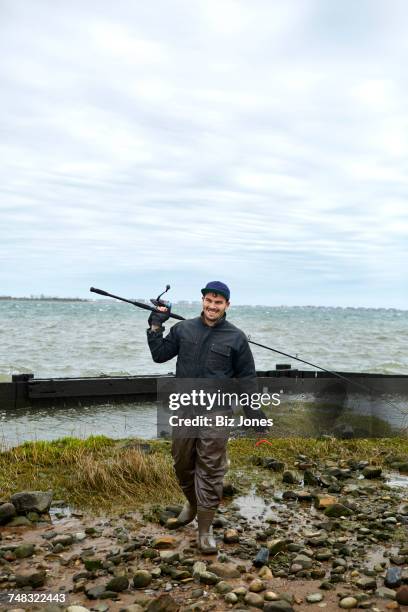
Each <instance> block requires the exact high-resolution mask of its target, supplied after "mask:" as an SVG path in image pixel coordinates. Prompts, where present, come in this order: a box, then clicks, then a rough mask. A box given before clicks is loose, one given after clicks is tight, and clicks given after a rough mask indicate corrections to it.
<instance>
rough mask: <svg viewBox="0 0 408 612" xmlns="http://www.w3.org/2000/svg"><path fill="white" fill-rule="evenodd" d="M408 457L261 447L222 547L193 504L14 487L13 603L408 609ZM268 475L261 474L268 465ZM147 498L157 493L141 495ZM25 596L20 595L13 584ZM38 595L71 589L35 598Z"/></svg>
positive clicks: (7, 549)
mask: <svg viewBox="0 0 408 612" xmlns="http://www.w3.org/2000/svg"><path fill="white" fill-rule="evenodd" d="M407 465H408V462H407V458H406V457H392V456H390V457H388V458H387V461H386V465H385V467H384V469H383V468H381V467H379V465H373V464H370V463H369V461H367V460H366V459H365V458H360V457H357V458H355V459H347V460H340V459H338V460H336V459H334V458H332V459H330V458H328V459H325V460H313V459H311V458H310V457H308V456H306V455H302V454H297V455H294V456H293V457H292V460H291V461H290V462H287V463H286V462H283V461H281V460H279V459H277V458H276V457H274V456H269V457H268V456H262V457H260V456H258V455H254V456H253V457H248V466H247V467H246V468H242V471H241V475H239V474H238V476H239V477H238V479H236V480H235V485H232V484H228V483H226V485H225V487H224V501H223V504H222V505H221V506H220V508H219V511H218V513H217V517H216V520H215V525H214V528H215V534H216V538H217V541H218V545H219V551H218V554H217V555H210V556H203V555H201V554H200V553H199V551H198V549H197V547H196V542H195V535H196V533H195V531H196V526H195V523H192V524H191V525H189V526H187V527H184V528H179V527H178V525H177V521H176V519H175V516H176V515H177V514H178V512H179V510H180V506H179V505H177V504H175V505H163V506H161V505H159V504H149V505H144V506H143V504H142V505H140V509H138V510H134V509H133V510H132V511H129V512H124V513H121V514H119V515H117V516H110V517H97V518H95V516H92V515H88V514H87V513H86V512H85V511H81V510H79V509H74V508H72V507H69V506H68V505H67V503H66V502H64V500H62V499H60V500H58V499H55V497H54V496H53V492H52V491H42V492H39V491H37V492H35V491H34V492H33V491H31V492H29V491H25V492H18V493H16V494H14V495H11V496H8V497H7V498H4V496H2V498H1V499H0V525H1V532H0V533H1V537H0V596H1V597H2V598H3V599H2V600H1V602H2V604H1V605H2V607H3V609H4V610H8V611H11V610H14V611H16V610H19V609H23V610H27V609H32V610H47V611H48V612H54V611H57V610H59V611H63V610H68V611H69V612H81V611H84V610H95V611H98V612H107V611H123V612H125V611H127V612H143V611H147V612H176V611H178V610H180V611H186V612H187V611H188V612H190V611H191V612H193V611H197V612H198V611H207V610H215V611H217V610H230V609H233V610H237V611H239V610H242V611H243V610H253V611H255V610H265V611H267V612H290V611H292V610H293V611H297V610H309V609H310V610H312V611H313V610H318V609H326V610H328V611H329V610H341V609H366V610H373V611H386V610H399V609H400V610H408V476H405V474H406V472H407V471H408V470H407ZM255 475H256V477H255ZM139 501H140V503H142V502H143V500H139ZM9 592H14V593H17V594H19V596H20V597H19V599H14V601H13V602H11V603H7V601H6V600H5V597H6V594H7V593H9ZM24 594H26V596H27V598H28V597H29V596H33V594H44V595H48V596H50V594H54V595H57V594H58V595H59V596H64V597H65V601H62V600H61V599H59V600H57V598H56V597H54V600H53V601H52V600H50V599H48V600H45V601H44V602H42V603H41V602H37V603H30V601H29V599H28V600H27V601H24V597H23V596H24Z"/></svg>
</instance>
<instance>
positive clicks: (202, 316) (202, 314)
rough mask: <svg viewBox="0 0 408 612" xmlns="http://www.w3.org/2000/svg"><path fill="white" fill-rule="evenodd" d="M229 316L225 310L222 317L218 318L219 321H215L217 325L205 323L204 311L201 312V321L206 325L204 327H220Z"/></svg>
mask: <svg viewBox="0 0 408 612" xmlns="http://www.w3.org/2000/svg"><path fill="white" fill-rule="evenodd" d="M226 318H227V313H226V312H224V314H223V315H222V317H221V318H220V319H218V321H217V322H216V323H215V325H207V323H205V321H204V312H201V314H200V320H201V323H202V324H203V325H204V327H208V328H210V329H211V328H213V327H219V326H220V325H223V324H224V323H225V321H226Z"/></svg>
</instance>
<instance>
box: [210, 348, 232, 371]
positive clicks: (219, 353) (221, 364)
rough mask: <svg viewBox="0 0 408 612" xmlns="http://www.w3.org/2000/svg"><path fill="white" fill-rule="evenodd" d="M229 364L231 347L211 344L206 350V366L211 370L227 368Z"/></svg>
mask: <svg viewBox="0 0 408 612" xmlns="http://www.w3.org/2000/svg"><path fill="white" fill-rule="evenodd" d="M230 364H231V347H230V346H225V345H222V344H211V346H210V350H209V352H208V366H209V367H210V368H211V369H213V370H227V369H229V367H230Z"/></svg>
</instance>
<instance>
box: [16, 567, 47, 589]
mask: <svg viewBox="0 0 408 612" xmlns="http://www.w3.org/2000/svg"><path fill="white" fill-rule="evenodd" d="M45 580H46V573H45V571H44V570H29V571H26V572H21V573H19V574H16V586H17V588H20V587H26V586H31V587H34V588H36V587H40V586H43V585H44V583H45Z"/></svg>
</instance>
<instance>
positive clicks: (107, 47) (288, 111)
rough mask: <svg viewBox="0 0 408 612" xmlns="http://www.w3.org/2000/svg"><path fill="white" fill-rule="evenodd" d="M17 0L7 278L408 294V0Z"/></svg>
mask: <svg viewBox="0 0 408 612" xmlns="http://www.w3.org/2000/svg"><path fill="white" fill-rule="evenodd" d="M3 11H4V14H3V19H2V23H1V26H0V28H1V37H0V41H1V42H0V52H1V54H2V64H1V66H0V77H1V79H2V82H3V87H2V97H1V100H0V110H1V114H0V117H1V119H0V121H1V130H2V135H3V138H2V139H1V143H0V160H1V165H0V207H1V208H0V212H1V227H0V258H1V261H2V264H3V265H2V271H1V277H0V280H1V285H2V289H1V292H2V293H12V294H16V295H25V294H27V293H41V292H44V293H58V292H60V293H61V294H62V295H67V294H71V295H81V296H85V295H86V289H85V288H84V287H86V285H88V284H93V283H94V281H93V279H94V278H99V279H101V280H102V281H103V280H104V278H105V279H106V280H110V282H115V279H117V281H118V282H120V284H121V288H122V290H123V291H126V292H131V293H132V291H131V289H132V286H134V283H135V282H140V283H141V282H142V280H143V282H144V283H146V282H147V281H146V276H145V273H146V270H147V271H150V274H151V276H152V278H153V277H154V278H155V279H156V281H155V282H157V283H158V284H159V285H160V283H161V281H162V280H163V279H165V282H167V280H171V278H170V277H172V278H174V279H176V282H178V283H179V287H178V291H179V293H178V297H179V298H180V299H191V298H192V297H193V295H195V290H196V284H197V275H198V276H199V277H200V278H201V279H205V278H207V277H209V278H210V277H211V278H212V277H214V276H220V277H221V276H222V277H223V278H225V279H227V280H229V282H230V283H231V284H236V285H237V286H239V287H240V289H239V291H238V296H239V300H238V301H243V302H244V301H248V291H249V293H250V300H251V301H252V302H256V303H271V302H272V303H277V302H278V303H283V302H287V303H289V304H308V303H317V304H333V305H336V304H338V305H348V304H349V305H358V304H361V305H365V306H399V307H403V308H408V297H407V294H406V291H404V289H403V283H404V282H405V280H404V279H405V276H406V274H405V270H406V266H407V263H408V262H407V259H408V258H407V242H406V232H407V229H408V213H407V209H406V199H407V178H406V163H407V142H406V138H405V136H404V134H405V133H406V127H407V123H408V111H407V110H406V109H407V108H408V104H407V94H408V91H407V86H406V84H405V82H404V80H403V79H402V78H401V67H402V66H403V65H405V63H406V60H407V48H406V44H405V35H404V31H403V25H402V24H403V23H404V22H405V20H406V17H407V9H406V6H405V4H404V3H400V2H395V3H393V4H392V6H387V10H385V8H384V4H383V3H381V2H371V1H370V2H361V3H358V5H356V4H355V3H352V2H350V1H346V2H344V3H341V5H336V7H334V6H332V5H328V4H327V3H326V2H324V1H323V0H316V1H311V2H309V3H301V2H297V1H293V2H288V3H284V4H282V3H279V2H266V1H261V0H259V1H257V2H254V3H252V4H248V3H247V2H243V1H241V2H239V1H232V0H228V1H217V2H213V1H212V0H205V1H204V0H202V1H199V2H196V3H193V4H192V3H188V2H174V3H167V2H161V1H158V2H155V3H154V5H151V6H150V5H147V4H142V5H141V4H140V3H139V4H135V3H133V2H131V1H130V0H129V1H125V0H121V1H120V2H118V3H117V4H115V10H114V9H113V5H112V4H111V3H110V2H105V1H101V2H98V3H96V2H88V3H86V4H84V3H81V2H79V1H78V0H75V1H73V2H71V3H70V4H69V5H64V6H62V5H56V4H55V3H53V2H51V0H42V1H41V2H39V3H36V4H35V6H34V5H30V4H27V3H25V2H22V1H21V0H13V1H11V0H8V1H5V2H4V3H3ZM104 275H105V276H104ZM147 278H148V279H149V278H150V277H149V274H147ZM265 278H267V279H276V283H277V284H278V285H279V291H278V292H276V291H273V292H272V291H270V290H269V289H265V284H264V279H265ZM119 279H120V280H119ZM88 281H89V282H88ZM149 283H150V280H149V281H148V284H149ZM151 284H152V286H153V284H154V283H153V280H152V281H151ZM149 286H150V285H149ZM114 289H115V287H113V286H112V287H111V290H112V291H113V290H114Z"/></svg>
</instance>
